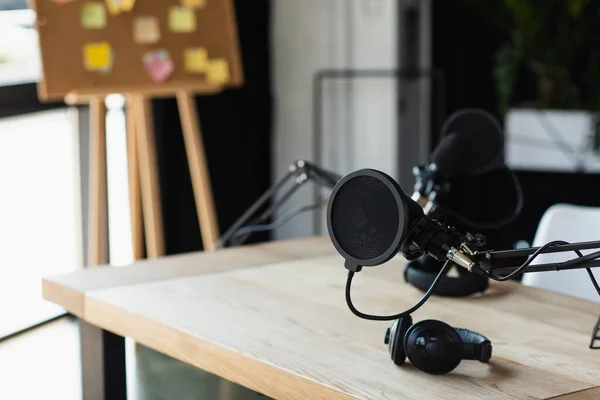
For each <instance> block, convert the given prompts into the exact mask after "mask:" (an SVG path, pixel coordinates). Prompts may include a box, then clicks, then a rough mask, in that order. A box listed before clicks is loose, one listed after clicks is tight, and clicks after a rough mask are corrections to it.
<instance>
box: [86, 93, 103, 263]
mask: <svg viewBox="0 0 600 400" xmlns="http://www.w3.org/2000/svg"><path fill="white" fill-rule="evenodd" d="M105 121H106V107H105V105H104V98H103V97H98V98H94V99H92V101H91V102H90V149H89V152H90V153H89V158H90V176H89V179H90V181H89V185H90V186H89V196H90V197H89V199H90V200H89V201H90V205H89V214H88V260H87V265H88V266H96V265H101V264H106V262H107V261H108V260H107V254H106V252H107V243H106V236H107V226H106V216H107V215H106V213H107V204H106V202H107V197H106V130H105V129H106V127H105V125H106V122H105Z"/></svg>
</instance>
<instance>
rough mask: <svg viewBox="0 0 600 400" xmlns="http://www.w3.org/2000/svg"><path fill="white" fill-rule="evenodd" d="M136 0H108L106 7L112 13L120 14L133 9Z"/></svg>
mask: <svg viewBox="0 0 600 400" xmlns="http://www.w3.org/2000/svg"><path fill="white" fill-rule="evenodd" d="M134 5H135V0H106V7H107V8H108V12H109V13H110V15H118V14H121V13H122V12H129V11H131V10H133V6H134Z"/></svg>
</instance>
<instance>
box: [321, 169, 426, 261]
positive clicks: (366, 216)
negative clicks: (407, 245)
mask: <svg viewBox="0 0 600 400" xmlns="http://www.w3.org/2000/svg"><path fill="white" fill-rule="evenodd" d="M407 201H412V200H410V199H408V198H407V197H406V195H404V193H402V190H401V189H400V187H399V186H398V184H397V183H396V182H395V181H394V180H393V179H392V178H390V177H389V176H387V175H385V174H384V173H382V172H379V171H375V170H360V171H356V172H353V173H351V174H349V175H347V176H345V177H344V178H342V179H341V180H340V182H338V184H337V185H336V187H335V188H334V190H333V192H332V194H331V197H330V201H329V208H328V215H327V227H328V230H329V235H330V237H331V239H332V242H333V244H334V245H335V247H336V248H337V250H338V251H339V252H340V254H342V256H344V257H345V258H346V259H347V260H350V261H352V262H354V263H356V264H358V265H363V266H369V265H378V264H381V263H383V262H385V261H387V260H389V259H390V258H391V257H393V256H394V255H395V254H396V253H397V252H398V250H399V247H400V245H401V244H402V237H403V235H405V234H406V233H407V232H406V230H407V223H408V220H409V219H410V218H411V216H410V215H409V213H410V212H412V207H410V205H409V204H407V203H406V202H407ZM415 204H416V203H415ZM407 207H408V208H407ZM409 209H410V210H409ZM417 209H418V212H419V213H420V214H422V211H421V209H420V207H418V206H417Z"/></svg>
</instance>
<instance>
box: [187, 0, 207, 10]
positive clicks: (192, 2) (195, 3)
mask: <svg viewBox="0 0 600 400" xmlns="http://www.w3.org/2000/svg"><path fill="white" fill-rule="evenodd" d="M182 4H183V5H184V6H185V7H190V8H204V7H206V0H182Z"/></svg>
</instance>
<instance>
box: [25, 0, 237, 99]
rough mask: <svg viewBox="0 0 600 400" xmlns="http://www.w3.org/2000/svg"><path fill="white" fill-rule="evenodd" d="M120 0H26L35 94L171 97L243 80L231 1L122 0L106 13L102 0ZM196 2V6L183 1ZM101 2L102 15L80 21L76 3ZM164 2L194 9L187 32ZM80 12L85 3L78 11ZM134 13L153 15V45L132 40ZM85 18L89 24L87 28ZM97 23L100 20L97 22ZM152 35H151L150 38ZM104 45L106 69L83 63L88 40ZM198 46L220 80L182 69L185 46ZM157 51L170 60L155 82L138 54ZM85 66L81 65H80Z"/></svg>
mask: <svg viewBox="0 0 600 400" xmlns="http://www.w3.org/2000/svg"><path fill="white" fill-rule="evenodd" d="M115 1H123V0H96V1H91V0H33V1H32V6H33V8H34V9H35V11H36V14H37V21H36V26H37V30H38V32H39V43H40V50H41V57H42V79H41V81H40V82H39V84H38V96H39V97H40V99H42V100H57V99H61V98H63V97H65V96H66V95H68V94H73V93H77V94H108V93H143V94H146V95H149V96H152V95H171V94H174V93H176V92H177V91H181V90H184V91H191V92H195V93H201V92H207V93H208V92H217V91H219V90H221V89H222V88H224V87H236V86H240V85H241V84H242V83H243V73H242V67H241V60H240V55H239V45H238V37H237V27H236V22H235V12H234V5H233V0H137V1H135V2H134V0H129V2H130V3H131V5H133V7H132V8H131V10H130V11H127V12H120V13H118V14H116V15H113V14H111V13H110V12H109V6H110V4H109V3H110V2H115ZM193 2H197V3H200V4H202V6H201V7H198V8H191V7H186V5H187V4H190V3H193ZM90 3H93V6H94V7H95V8H96V9H97V8H98V7H101V5H103V6H104V7H105V19H104V20H103V21H104V22H103V24H104V25H101V27H98V25H97V21H98V18H97V17H94V18H95V19H94V18H91V19H90V18H88V20H87V21H88V25H85V23H84V22H83V18H84V16H83V14H84V13H85V12H84V7H89V4H90ZM172 7H179V8H180V9H181V8H182V7H185V8H187V9H188V11H189V10H190V9H191V12H192V13H193V14H194V15H195V24H194V29H193V30H192V31H187V32H185V33H182V32H176V31H173V29H172V27H173V25H172V22H170V21H172V20H170V18H171V14H170V13H171V11H172ZM86 10H88V9H86ZM140 17H145V18H147V17H151V18H155V20H154V21H155V22H157V23H156V24H155V25H156V27H157V28H158V32H159V36H160V37H159V38H158V40H157V41H155V42H154V43H140V42H139V40H138V39H137V37H138V36H136V37H134V33H135V32H137V31H138V29H136V27H137V26H139V25H138V22H139V18H140ZM89 24H96V25H97V26H96V28H94V29H89ZM101 24H102V21H101ZM155 39H156V38H155ZM98 43H104V44H106V43H108V44H109V46H110V50H111V67H110V70H109V71H102V72H99V71H90V70H89V67H88V68H86V61H85V59H86V56H85V55H84V54H89V53H86V51H87V50H86V49H88V48H89V46H90V44H98ZM198 48H203V49H205V51H206V54H208V57H209V59H210V60H220V61H221V62H222V63H223V62H226V65H227V68H228V74H227V75H228V77H227V80H226V81H224V82H221V83H219V84H215V83H214V82H210V81H209V79H208V78H207V73H201V72H198V71H190V70H188V69H186V68H185V65H186V64H185V62H186V58H185V57H186V51H188V50H189V49H198ZM160 49H162V50H164V51H166V53H167V54H168V56H169V57H170V60H171V62H172V66H173V68H172V72H171V73H170V74H169V76H168V78H167V79H165V80H164V81H160V82H157V81H156V80H154V79H153V78H152V77H151V76H150V75H149V74H148V72H147V71H146V69H145V66H144V61H143V60H144V55H145V54H147V53H148V52H153V51H157V50H160ZM87 65H89V63H88V64H87Z"/></svg>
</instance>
